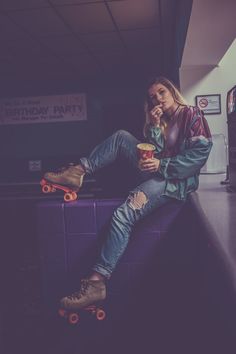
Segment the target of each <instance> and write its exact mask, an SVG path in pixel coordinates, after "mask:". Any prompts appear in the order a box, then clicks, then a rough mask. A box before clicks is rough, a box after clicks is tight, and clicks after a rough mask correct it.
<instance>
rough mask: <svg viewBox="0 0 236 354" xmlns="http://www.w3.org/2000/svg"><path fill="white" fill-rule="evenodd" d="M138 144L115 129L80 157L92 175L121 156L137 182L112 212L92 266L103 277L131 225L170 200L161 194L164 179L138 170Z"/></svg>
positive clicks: (108, 272) (108, 273)
mask: <svg viewBox="0 0 236 354" xmlns="http://www.w3.org/2000/svg"><path fill="white" fill-rule="evenodd" d="M138 143H139V141H138V140H137V139H136V138H135V137H134V136H132V135H131V134H130V133H128V132H127V131H124V130H119V131H117V132H116V133H114V134H113V135H111V136H110V137H109V138H107V139H106V140H105V141H104V142H102V143H101V144H99V145H98V146H97V147H96V148H95V149H94V150H93V151H92V153H91V154H90V156H89V157H88V158H85V157H83V158H81V160H80V161H81V164H82V165H83V167H84V168H85V170H86V173H88V174H92V173H93V172H95V171H96V170H97V169H100V168H102V167H104V166H106V165H108V164H109V163H111V162H113V161H115V159H116V158H117V157H118V156H121V155H122V156H123V157H125V158H126V159H127V160H128V162H129V163H130V164H132V166H133V167H134V169H135V170H136V172H137V175H138V177H139V180H140V184H139V185H138V186H137V187H136V188H134V189H133V190H132V191H130V193H129V195H128V198H127V199H126V201H125V202H124V203H123V204H122V205H120V206H119V207H118V208H117V209H116V210H115V211H114V213H113V216H112V220H111V224H110V228H109V231H108V235H107V238H106V240H105V243H104V244H103V246H102V249H101V252H100V257H99V259H98V261H97V263H96V264H95V265H94V267H93V270H95V271H96V272H98V273H100V274H102V275H103V276H105V277H106V278H110V276H111V274H112V272H113V270H114V269H115V267H116V264H117V262H118V260H119V259H120V257H121V256H122V254H123V253H124V251H125V249H126V247H127V244H128V242H129V238H130V235H131V231H132V228H133V226H134V225H135V224H136V223H137V222H138V221H139V220H141V219H142V218H144V217H145V216H146V215H148V214H149V213H151V212H152V211H153V210H154V209H157V208H159V207H161V206H162V205H164V204H166V203H170V202H171V200H173V199H172V198H169V197H167V196H165V195H163V192H164V189H165V184H166V182H165V180H163V179H162V178H161V177H159V176H158V175H157V174H155V173H151V172H144V171H141V170H140V169H139V168H138V157H137V150H136V145H137V144H138Z"/></svg>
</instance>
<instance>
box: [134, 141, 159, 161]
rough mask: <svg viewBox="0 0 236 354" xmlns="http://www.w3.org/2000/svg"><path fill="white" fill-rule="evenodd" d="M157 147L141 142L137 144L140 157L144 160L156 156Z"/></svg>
mask: <svg viewBox="0 0 236 354" xmlns="http://www.w3.org/2000/svg"><path fill="white" fill-rule="evenodd" d="M155 149H156V147H155V146H154V145H152V144H148V143H141V144H138V145H137V152H138V158H139V159H142V160H146V159H151V158H153V157H154V151H155Z"/></svg>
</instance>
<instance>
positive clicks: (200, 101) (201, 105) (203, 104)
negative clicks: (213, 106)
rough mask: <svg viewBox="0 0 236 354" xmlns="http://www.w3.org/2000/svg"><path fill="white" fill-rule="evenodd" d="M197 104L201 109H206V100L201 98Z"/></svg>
mask: <svg viewBox="0 0 236 354" xmlns="http://www.w3.org/2000/svg"><path fill="white" fill-rule="evenodd" d="M198 104H199V106H200V107H201V108H206V107H207V106H208V100H207V99H206V98H201V99H200V100H199V102H198Z"/></svg>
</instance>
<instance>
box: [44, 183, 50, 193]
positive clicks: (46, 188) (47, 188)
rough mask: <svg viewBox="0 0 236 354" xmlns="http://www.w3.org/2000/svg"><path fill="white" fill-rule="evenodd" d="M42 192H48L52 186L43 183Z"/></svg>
mask: <svg viewBox="0 0 236 354" xmlns="http://www.w3.org/2000/svg"><path fill="white" fill-rule="evenodd" d="M42 191H43V193H50V192H51V191H52V187H51V186H50V185H49V184H45V185H44V186H42Z"/></svg>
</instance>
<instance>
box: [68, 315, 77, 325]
mask: <svg viewBox="0 0 236 354" xmlns="http://www.w3.org/2000/svg"><path fill="white" fill-rule="evenodd" d="M68 321H69V323H70V324H76V323H78V322H79V315H78V314H77V313H70V314H69V316H68Z"/></svg>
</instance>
